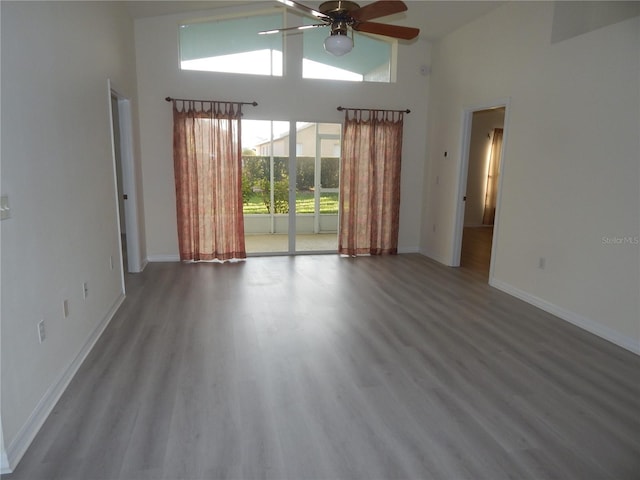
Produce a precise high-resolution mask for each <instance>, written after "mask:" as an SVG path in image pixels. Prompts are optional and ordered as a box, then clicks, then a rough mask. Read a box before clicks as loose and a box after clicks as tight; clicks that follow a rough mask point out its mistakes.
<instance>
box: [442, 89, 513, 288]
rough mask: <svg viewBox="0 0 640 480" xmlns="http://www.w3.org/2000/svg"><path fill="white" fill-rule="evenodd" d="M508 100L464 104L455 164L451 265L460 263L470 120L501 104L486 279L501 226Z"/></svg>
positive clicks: (492, 263)
mask: <svg viewBox="0 0 640 480" xmlns="http://www.w3.org/2000/svg"><path fill="white" fill-rule="evenodd" d="M510 103H511V99H510V98H509V97H507V98H502V99H498V100H495V101H493V102H489V103H486V104H480V105H473V106H469V107H466V108H464V110H463V113H462V135H461V140H460V142H461V148H460V151H461V152H462V154H461V156H460V162H459V165H458V188H457V193H456V221H455V225H454V236H453V242H454V243H453V258H452V260H451V265H452V266H454V267H459V266H460V257H461V254H462V234H463V231H464V209H465V200H464V197H465V195H466V192H467V176H468V174H469V153H470V147H471V129H472V122H473V114H474V113H475V112H479V111H482V110H491V109H495V108H504V125H503V134H502V148H501V151H500V165H499V170H498V171H499V172H500V176H499V178H498V194H497V199H496V215H495V220H494V222H493V238H492V242H491V261H490V264H489V283H491V282H492V280H493V272H494V264H495V258H496V252H497V251H498V230H499V227H500V210H501V207H500V206H501V204H502V181H503V179H504V167H505V152H506V145H507V137H508V133H507V132H508V125H509V115H510V111H511V108H510Z"/></svg>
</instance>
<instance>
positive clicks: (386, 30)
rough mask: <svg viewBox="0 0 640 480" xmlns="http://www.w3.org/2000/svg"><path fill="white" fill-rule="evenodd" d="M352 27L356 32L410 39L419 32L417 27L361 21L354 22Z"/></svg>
mask: <svg viewBox="0 0 640 480" xmlns="http://www.w3.org/2000/svg"><path fill="white" fill-rule="evenodd" d="M352 28H353V29H354V30H356V31H358V32H366V33H375V34H377V35H384V36H386V37H393V38H401V39H403V40H411V39H412V38H416V37H417V36H418V35H419V34H420V29H419V28H413V27H401V26H399V25H389V24H387V23H376V22H362V23H356V24H354V25H353V26H352Z"/></svg>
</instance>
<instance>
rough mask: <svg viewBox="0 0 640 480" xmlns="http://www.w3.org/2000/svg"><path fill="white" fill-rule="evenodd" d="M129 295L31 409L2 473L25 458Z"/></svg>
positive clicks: (114, 307) (4, 457)
mask: <svg viewBox="0 0 640 480" xmlns="http://www.w3.org/2000/svg"><path fill="white" fill-rule="evenodd" d="M124 299H125V296H124V294H122V293H121V294H120V295H119V296H118V298H117V299H116V301H115V302H114V304H113V305H112V307H111V308H110V309H109V311H108V312H107V314H106V315H105V317H104V318H103V319H102V320H101V321H100V323H99V324H98V326H97V327H96V328H95V330H94V331H93V332H92V333H91V335H90V336H89V337H88V338H87V341H86V342H85V343H84V345H83V346H82V348H81V349H80V352H79V353H78V355H76V357H75V358H74V359H73V361H72V362H71V364H70V365H69V367H67V369H66V370H65V371H64V372H63V373H62V375H61V376H60V378H59V379H58V381H56V382H54V383H53V384H52V385H51V386H50V387H49V388H48V389H47V391H46V392H45V394H44V396H43V397H42V398H41V399H40V401H39V402H38V404H37V405H36V408H35V409H34V410H33V412H31V415H30V416H29V418H28V419H27V421H26V422H25V424H24V425H23V426H22V428H21V429H20V431H19V432H18V434H17V435H16V437H15V439H14V440H13V441H12V442H11V444H10V445H9V446H8V447H7V449H6V452H3V455H2V459H1V460H2V473H3V474H4V473H11V471H13V469H14V468H15V467H16V465H18V462H19V461H20V460H21V459H22V457H23V455H24V454H25V452H26V451H27V449H28V448H29V445H31V442H33V439H34V438H35V437H36V435H37V433H38V431H39V430H40V428H42V425H44V422H45V421H46V419H47V417H48V416H49V415H50V414H51V412H52V411H53V409H54V407H55V406H56V403H57V402H58V400H60V397H61V396H62V394H63V393H64V391H65V390H66V389H67V387H68V386H69V383H70V382H71V380H72V379H73V377H74V375H75V374H76V372H77V371H78V369H79V368H80V366H81V365H82V362H84V360H85V358H87V355H88V354H89V352H90V351H91V350H92V349H93V346H94V345H95V344H96V342H97V341H98V338H100V335H102V332H104V330H105V328H107V325H109V322H110V321H111V319H112V318H113V316H114V315H115V313H116V312H117V311H118V308H120V305H122V302H123V301H124ZM5 460H6V463H5Z"/></svg>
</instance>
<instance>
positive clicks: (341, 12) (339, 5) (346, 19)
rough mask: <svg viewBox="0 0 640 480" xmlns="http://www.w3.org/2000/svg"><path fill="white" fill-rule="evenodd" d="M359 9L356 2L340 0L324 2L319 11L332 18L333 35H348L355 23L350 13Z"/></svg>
mask: <svg viewBox="0 0 640 480" xmlns="http://www.w3.org/2000/svg"><path fill="white" fill-rule="evenodd" d="M359 8H360V5H358V4H357V3H356V2H349V1H342V0H338V1H331V2H324V3H322V4H320V7H319V8H318V10H320V12H322V13H324V14H325V15H328V16H330V17H331V20H332V22H331V35H347V31H348V27H349V26H350V25H351V24H352V23H353V19H352V18H351V16H350V15H349V12H351V11H353V10H357V9H359Z"/></svg>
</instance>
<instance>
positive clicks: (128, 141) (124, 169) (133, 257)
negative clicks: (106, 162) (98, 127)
mask: <svg viewBox="0 0 640 480" xmlns="http://www.w3.org/2000/svg"><path fill="white" fill-rule="evenodd" d="M108 87H109V102H110V103H109V106H110V109H109V112H110V115H111V140H112V148H113V168H114V179H115V187H116V195H117V196H116V198H117V203H116V206H117V209H116V212H117V215H118V227H119V232H120V252H119V254H120V258H119V261H120V263H121V265H122V272H123V291H124V273H125V272H128V273H137V272H140V271H142V267H143V265H142V262H141V258H140V243H139V231H138V225H139V222H138V208H137V198H138V197H137V188H136V175H135V166H134V157H133V127H132V125H133V124H132V116H131V103H130V101H129V99H128V98H127V97H125V96H123V95H121V94H120V93H118V91H117V90H116V89H115V88H114V87H113V85H112V84H111V82H110V81H109V82H108ZM114 264H115V259H112V268H113V265H114Z"/></svg>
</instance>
